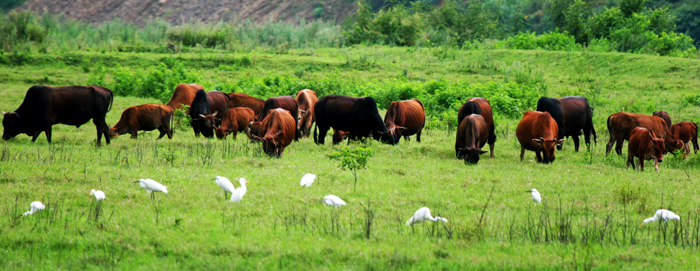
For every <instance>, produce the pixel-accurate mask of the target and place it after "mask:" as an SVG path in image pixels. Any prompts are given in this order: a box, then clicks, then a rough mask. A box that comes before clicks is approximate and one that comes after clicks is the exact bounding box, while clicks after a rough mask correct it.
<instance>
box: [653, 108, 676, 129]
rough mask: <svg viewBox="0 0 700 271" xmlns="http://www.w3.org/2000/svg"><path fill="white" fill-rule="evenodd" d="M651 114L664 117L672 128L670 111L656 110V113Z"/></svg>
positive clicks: (667, 124)
mask: <svg viewBox="0 0 700 271" xmlns="http://www.w3.org/2000/svg"><path fill="white" fill-rule="evenodd" d="M651 115H652V116H657V117H659V118H662V119H664V121H665V122H666V126H668V128H669V129H670V128H671V124H672V123H673V122H671V116H669V115H668V112H666V111H661V110H659V111H654V113H652V114H651Z"/></svg>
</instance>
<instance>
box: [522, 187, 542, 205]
mask: <svg viewBox="0 0 700 271" xmlns="http://www.w3.org/2000/svg"><path fill="white" fill-rule="evenodd" d="M525 192H530V194H532V201H534V202H535V204H538V203H540V202H542V196H540V192H538V191H537V189H534V188H533V189H530V190H527V191H525Z"/></svg>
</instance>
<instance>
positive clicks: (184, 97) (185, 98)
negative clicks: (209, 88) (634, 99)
mask: <svg viewBox="0 0 700 271" xmlns="http://www.w3.org/2000/svg"><path fill="white" fill-rule="evenodd" d="M200 89H204V87H202V86H200V85H197V84H179V85H177V86H176V87H175V91H173V96H172V97H170V101H168V103H167V105H168V106H170V107H172V108H173V109H179V108H181V107H182V105H187V106H190V105H192V101H193V100H194V96H195V95H196V94H197V90H200Z"/></svg>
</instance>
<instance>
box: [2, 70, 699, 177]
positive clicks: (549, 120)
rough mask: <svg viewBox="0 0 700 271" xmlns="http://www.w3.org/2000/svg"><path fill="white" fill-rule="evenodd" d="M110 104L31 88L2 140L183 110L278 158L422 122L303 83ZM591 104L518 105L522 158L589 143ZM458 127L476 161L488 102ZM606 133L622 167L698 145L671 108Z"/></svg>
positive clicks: (82, 94)
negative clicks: (308, 145) (269, 90)
mask: <svg viewBox="0 0 700 271" xmlns="http://www.w3.org/2000/svg"><path fill="white" fill-rule="evenodd" d="M112 102H113V95H112V91H110V90H109V89H107V88H104V87H101V86H66V87H50V86H43V85H42V86H32V87H31V88H29V90H28V91H27V94H26V95H25V97H24V101H23V102H22V104H21V105H20V106H19V108H17V110H15V111H13V112H9V113H5V112H3V121H2V124H3V127H4V133H3V139H5V140H7V139H10V138H12V137H14V136H16V135H18V134H21V133H24V134H27V135H29V136H31V137H32V142H33V141H35V140H36V139H37V137H39V135H40V134H41V132H44V133H45V134H46V139H47V141H48V142H49V143H50V142H51V126H52V125H54V124H59V123H60V124H67V125H75V126H76V127H80V126H81V125H83V124H85V123H86V122H88V121H89V120H90V119H92V121H93V123H94V124H95V126H96V128H97V145H100V144H101V139H102V136H103V135H104V137H105V141H106V142H107V144H109V143H110V139H113V138H116V137H117V136H119V135H120V134H131V138H134V139H135V138H137V132H138V131H140V130H143V131H151V130H156V129H157V130H158V131H159V132H160V135H159V136H158V139H160V138H162V137H163V136H165V135H167V136H168V138H172V136H173V133H172V127H171V123H172V120H173V112H174V110H176V109H182V110H184V111H186V112H188V114H189V116H190V125H191V127H192V130H193V131H194V134H195V136H196V137H199V136H200V134H201V135H202V136H204V137H206V138H213V137H214V136H215V135H216V137H217V138H219V139H226V137H227V136H228V135H229V134H232V135H233V137H234V138H235V137H236V135H237V133H238V132H245V133H246V135H247V136H248V137H249V139H250V140H252V141H255V142H261V144H262V149H263V151H264V152H265V153H266V154H268V155H270V156H274V157H281V156H282V153H283V152H284V149H285V147H287V146H288V145H290V144H291V143H292V142H293V141H295V140H299V139H300V138H303V137H310V136H311V128H312V126H313V125H314V123H315V128H314V132H313V138H314V142H315V143H317V144H324V141H325V137H326V133H327V132H328V130H329V129H330V128H333V143H334V144H337V143H339V142H342V141H343V140H344V139H348V140H351V139H355V140H356V139H362V138H368V137H372V138H374V139H376V140H379V141H382V142H384V143H387V144H397V143H398V142H399V140H400V139H401V137H404V138H405V139H406V140H409V136H411V135H416V140H417V141H418V142H420V141H421V133H422V131H423V128H424V127H425V108H424V107H423V103H421V101H419V100H418V99H411V100H405V101H394V102H392V103H391V104H390V105H389V108H388V109H387V112H386V115H385V117H384V120H382V118H381V116H380V115H379V111H378V109H377V103H376V102H375V100H374V99H373V98H372V97H348V96H341V95H328V96H325V97H321V98H320V99H319V98H318V97H317V96H316V93H315V92H314V91H312V90H309V89H303V90H300V91H299V92H298V93H297V95H296V97H292V96H279V97H271V98H268V99H267V100H263V99H258V98H255V97H252V96H250V95H247V94H243V93H224V92H221V91H216V90H214V91H204V89H203V87H202V86H200V85H196V84H180V85H178V86H177V87H176V88H175V91H174V92H173V96H172V97H171V98H170V101H168V103H167V104H165V105H162V104H143V105H136V106H132V107H129V108H127V109H126V110H124V112H123V113H122V115H121V118H120V120H119V121H118V122H117V124H116V125H114V127H111V128H110V127H109V126H108V125H107V123H106V122H105V116H106V115H107V112H109V111H110V109H111V107H112ZM592 119H593V110H592V108H591V106H590V105H589V103H588V100H587V99H586V98H585V97H580V96H575V97H563V98H559V99H554V98H548V97H542V98H540V99H539V101H538V102H537V111H528V112H525V114H524V115H523V118H522V119H521V120H520V122H519V123H518V125H517V127H516V132H515V134H516V137H517V139H518V142H519V143H520V146H521V150H520V160H521V161H522V160H523V157H524V154H525V150H530V151H534V152H535V157H536V161H537V162H541V163H552V162H554V158H555V155H554V152H555V149H558V150H561V148H562V142H564V141H565V139H566V138H567V137H571V138H572V140H573V141H574V148H575V150H576V151H578V150H579V135H581V133H582V132H583V135H584V141H585V144H586V145H587V146H589V147H590V144H591V140H590V139H591V135H593V141H594V143H595V142H597V136H596V132H595V129H594V127H593V120H592ZM457 120H458V122H459V123H458V129H457V135H456V141H455V153H456V156H457V158H458V159H463V160H464V162H465V163H472V164H475V163H478V162H479V158H480V156H481V154H484V153H486V151H485V150H482V148H483V147H484V145H486V143H488V144H489V152H490V156H491V157H492V158H493V157H494V143H495V142H496V134H495V132H494V131H495V124H494V121H493V113H492V110H491V105H490V103H489V101H488V100H487V99H485V98H479V97H477V98H471V99H469V100H467V101H466V102H465V103H464V105H462V107H461V108H460V109H459V112H458V118H457ZM607 126H608V131H609V133H610V139H609V141H608V143H607V145H606V155H608V154H609V153H610V151H611V149H612V147H613V146H615V152H616V153H617V154H619V155H621V154H622V145H623V143H624V141H625V140H627V141H629V146H628V158H627V167H629V166H630V165H632V168H636V166H635V163H634V158H635V157H637V158H638V160H639V163H638V164H639V169H640V170H643V169H644V160H654V164H655V169H656V170H657V171H658V163H659V162H661V161H662V160H663V154H664V153H667V152H673V151H675V150H681V152H682V153H683V155H684V157H686V156H687V154H688V153H690V147H689V145H690V144H689V143H690V142H692V144H693V148H694V152H695V153H697V151H698V142H697V136H698V126H697V124H695V123H693V122H689V121H683V122H679V123H676V124H672V122H671V118H670V117H669V115H668V113H666V112H663V111H656V112H654V113H653V115H651V116H648V115H642V114H635V113H625V112H621V113H615V114H612V115H610V116H609V117H608V119H607Z"/></svg>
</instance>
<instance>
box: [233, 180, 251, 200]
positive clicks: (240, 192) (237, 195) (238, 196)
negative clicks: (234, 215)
mask: <svg viewBox="0 0 700 271" xmlns="http://www.w3.org/2000/svg"><path fill="white" fill-rule="evenodd" d="M238 183H240V184H241V187H239V188H237V189H236V190H235V191H234V192H232V193H231V202H240V201H241V200H242V199H243V196H244V195H245V193H246V192H248V188H246V187H245V184H246V183H250V182H249V181H246V179H243V178H240V179H238Z"/></svg>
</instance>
